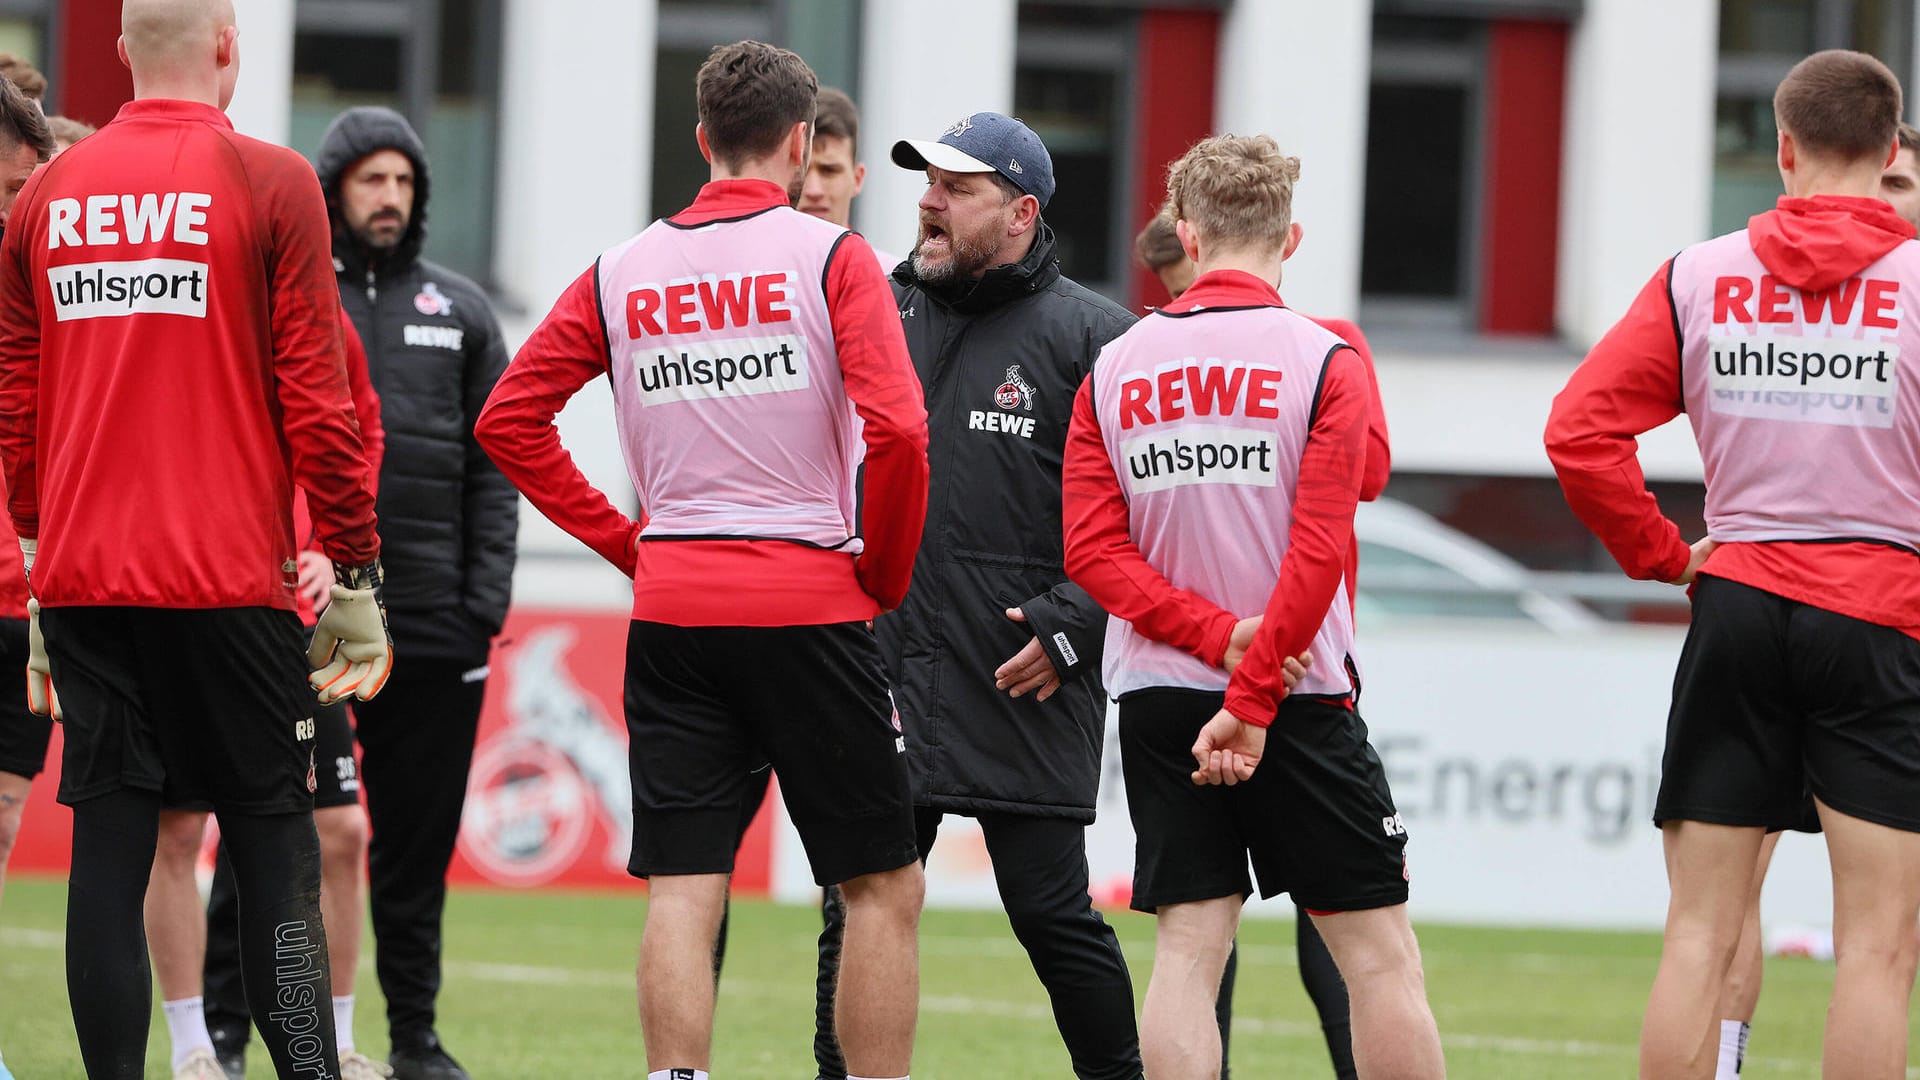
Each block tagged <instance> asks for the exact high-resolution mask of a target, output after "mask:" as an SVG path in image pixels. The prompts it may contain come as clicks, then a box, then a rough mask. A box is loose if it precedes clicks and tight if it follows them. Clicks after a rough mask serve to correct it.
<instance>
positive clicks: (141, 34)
mask: <svg viewBox="0 0 1920 1080" xmlns="http://www.w3.org/2000/svg"><path fill="white" fill-rule="evenodd" d="M238 33H239V31H238V30H237V29H236V28H235V25H234V14H233V0H126V2H125V3H124V4H123V5H122V6H121V9H120V58H121V60H122V61H124V62H125V63H126V65H127V67H128V69H130V70H131V71H132V72H133V82H134V96H135V97H142V98H149V97H176V98H185V99H187V100H194V101H206V102H207V103H208V104H212V105H217V106H219V107H220V108H223V109H224V108H226V106H227V102H228V101H229V100H230V99H231V98H232V96H233V84H234V82H235V80H236V79H237V78H238V77H239V67H240V63H239V51H238V46H237V41H236V38H237V36H238Z"/></svg>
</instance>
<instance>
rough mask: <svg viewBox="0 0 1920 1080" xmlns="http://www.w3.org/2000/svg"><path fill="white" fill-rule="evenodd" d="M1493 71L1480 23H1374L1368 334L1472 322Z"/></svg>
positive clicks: (1366, 241) (1363, 245) (1394, 19)
mask: <svg viewBox="0 0 1920 1080" xmlns="http://www.w3.org/2000/svg"><path fill="white" fill-rule="evenodd" d="M1485 70H1486V34H1485V32H1484V26H1483V24H1481V23H1479V22H1477V21H1473V20H1468V19H1445V18H1418V17H1405V16H1390V15H1379V16H1375V18H1374V21H1373V74H1372V86H1371V91H1370V93H1369V95H1368V99H1367V135H1366V138H1367V172H1366V177H1367V179H1366V195H1365V203H1364V206H1365V224H1364V226H1363V231H1362V238H1361V242H1360V292H1361V295H1362V297H1363V298H1364V302H1365V305H1366V307H1365V309H1364V312H1363V314H1364V317H1365V318H1366V320H1367V323H1368V325H1369V326H1370V327H1371V326H1374V325H1381V326H1391V325H1394V324H1414V325H1419V326H1422V327H1431V326H1435V325H1441V326H1446V327H1449V328H1453V329H1458V330H1466V329H1468V328H1469V327H1470V326H1471V325H1472V318H1471V312H1472V311H1473V303H1474V300H1475V294H1474V284H1475V268H1476V266H1477V260H1476V257H1475V256H1476V252H1475V243H1474V240H1475V235H1476V234H1475V227H1474V226H1475V216H1476V213H1477V211H1478V202H1479V200H1478V199H1476V198H1474V192H1475V191H1476V190H1477V187H1478V177H1479V173H1480V168H1481V156H1482V130H1481V129H1482V125H1481V123H1480V116H1481V98H1482V82H1483V73H1484V71H1485Z"/></svg>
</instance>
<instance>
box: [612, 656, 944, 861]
mask: <svg viewBox="0 0 1920 1080" xmlns="http://www.w3.org/2000/svg"><path fill="white" fill-rule="evenodd" d="M626 682H627V685H626V712H627V735H628V739H629V743H628V763H629V767H630V771H631V774H632V779H633V857H632V859H631V860H630V861H629V863H628V865H627V869H628V870H629V871H630V872H631V873H633V874H634V875H635V876H636V877H648V876H651V875H653V874H723V873H727V872H729V871H731V870H732V869H733V858H734V848H735V845H736V843H737V841H738V839H739V832H740V817H741V814H742V813H743V812H744V805H745V803H746V801H747V800H748V796H749V793H750V789H751V787H752V783H751V776H752V773H753V770H754V769H756V768H758V767H759V766H761V765H763V764H764V763H766V762H768V761H771V762H773V769H774V772H775V773H777V774H778V775H779V777H780V794H781V797H782V798H783V799H784V800H785V801H786V805H787V813H788V816H789V817H791V818H792V819H793V824H794V827H795V828H796V829H797V830H798V831H799V833H800V840H801V843H802V844H804V845H805V847H806V849H807V859H808V861H809V862H810V863H811V864H812V866H813V876H814V880H815V881H816V882H818V883H819V884H821V885H834V884H838V883H840V882H843V881H846V880H848V879H850V878H856V877H860V876H862V875H864V874H872V873H878V872H880V871H885V870H895V869H898V868H900V867H902V866H905V865H907V864H908V863H910V862H913V861H914V860H916V859H918V858H919V852H918V850H917V849H916V848H915V846H914V833H913V802H912V798H911V796H910V794H909V792H908V789H907V763H906V744H905V742H904V741H903V737H902V736H901V734H900V730H899V728H898V726H897V725H896V724H895V722H894V714H893V704H892V699H891V698H890V697H889V696H888V694H887V683H886V677H885V675H884V673H883V672H882V670H881V666H880V652H879V649H878V648H877V647H876V646H875V644H874V640H873V634H872V632H871V631H869V630H867V629H866V627H865V626H863V625H862V624H860V623H840V624H836V625H830V626H768V627H759V626H696V627H684V626H670V625H667V624H664V623H655V622H643V621H637V620H636V621H635V622H634V623H633V624H632V626H631V627H630V629H629V630H628V632H627V679H626Z"/></svg>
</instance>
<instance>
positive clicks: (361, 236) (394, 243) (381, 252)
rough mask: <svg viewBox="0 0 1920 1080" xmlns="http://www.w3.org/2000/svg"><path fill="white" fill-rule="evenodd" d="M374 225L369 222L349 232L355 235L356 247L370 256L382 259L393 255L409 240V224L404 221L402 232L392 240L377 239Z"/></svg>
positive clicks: (401, 224) (401, 226)
mask: <svg viewBox="0 0 1920 1080" xmlns="http://www.w3.org/2000/svg"><path fill="white" fill-rule="evenodd" d="M389 220H390V219H389ZM373 225H374V223H373V222H372V221H368V222H367V223H366V224H365V225H363V226H361V227H360V228H358V229H349V230H348V231H349V232H351V233H352V234H353V243H354V246H355V247H357V248H359V249H360V250H361V251H362V252H364V253H365V254H367V255H369V256H374V257H380V256H386V255H391V254H393V251H394V249H395V248H398V247H399V246H400V243H401V241H403V240H405V239H406V238H407V227H408V223H407V222H404V221H403V222H401V223H400V231H399V232H397V233H394V234H393V239H392V240H383V239H378V238H376V234H375V233H374V231H373Z"/></svg>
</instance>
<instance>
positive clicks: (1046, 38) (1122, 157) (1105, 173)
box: [1013, 4, 1138, 300]
mask: <svg viewBox="0 0 1920 1080" xmlns="http://www.w3.org/2000/svg"><path fill="white" fill-rule="evenodd" d="M1135 18H1136V17H1135V16H1134V15H1133V14H1132V13H1131V12H1124V11H1100V10H1097V9H1088V8H1081V7H1067V6H1064V5H1061V6H1056V5H1044V4H1023V5H1021V8H1020V25H1019V34H1018V38H1017V39H1016V40H1017V43H1018V44H1017V46H1016V48H1017V51H1016V53H1015V63H1014V81H1013V111H1014V115H1016V116H1018V117H1020V118H1021V119H1022V120H1024V121H1025V122H1026V124H1027V126H1028V127H1031V128H1032V129H1033V131H1034V134H1036V135H1038V136H1040V141H1041V142H1043V143H1045V144H1046V147H1047V153H1048V155H1049V156H1051V157H1052V158H1053V175H1054V185H1055V195H1054V197H1053V201H1052V202H1050V203H1049V204H1048V205H1047V208H1046V211H1045V214H1044V217H1045V218H1046V221H1047V223H1048V224H1049V225H1050V226H1051V227H1052V228H1053V231H1054V236H1055V237H1056V239H1057V240H1058V242H1059V245H1060V268H1061V270H1062V271H1063V272H1064V273H1065V274H1066V275H1067V276H1068V277H1070V278H1073V279H1074V280H1075V281H1078V282H1079V283H1080V284H1082V285H1085V286H1086V287H1087V288H1089V289H1092V290H1093V291H1095V292H1097V293H1100V294H1102V295H1105V296H1109V297H1113V298H1115V299H1117V300H1125V299H1126V296H1127V279H1128V276H1129V270H1130V263H1129V260H1130V259H1131V258H1132V246H1131V245H1132V241H1133V234H1132V231H1131V230H1132V228H1133V224H1132V222H1130V220H1129V208H1131V207H1132V206H1133V203H1134V199H1133V191H1132V183H1133V172H1134V170H1133V168H1132V161H1133V151H1132V145H1131V140H1132V134H1133V121H1134V110H1133V98H1134V95H1133V83H1132V72H1133V68H1134V64H1133V49H1134V44H1135V41H1136V39H1137V38H1138V31H1137V28H1136V26H1135Z"/></svg>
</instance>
